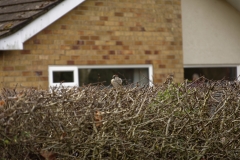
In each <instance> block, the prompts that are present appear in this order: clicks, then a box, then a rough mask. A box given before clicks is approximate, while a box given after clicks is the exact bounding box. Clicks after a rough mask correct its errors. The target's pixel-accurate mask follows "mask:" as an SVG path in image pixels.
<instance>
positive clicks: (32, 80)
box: [0, 0, 183, 89]
mask: <svg viewBox="0 0 240 160" xmlns="http://www.w3.org/2000/svg"><path fill="white" fill-rule="evenodd" d="M0 62H1V63H0V65H1V68H2V71H1V72H0V76H1V81H2V82H3V83H2V84H1V85H3V86H7V87H13V86H15V85H16V83H18V84H21V85H22V86H25V87H39V86H41V87H42V88H44V89H45V88H47V87H48V65H107V64H152V65H153V71H154V75H153V79H154V83H161V82H163V81H164V80H165V79H166V77H167V76H168V74H174V76H175V81H177V82H180V81H182V80H183V56H182V27H181V3H180V0H148V1H146V0H121V1H118V0H102V1H98V0H86V2H84V3H82V4H81V5H79V6H78V7H76V8H75V9H73V10H72V11H71V12H69V13H68V14H66V15H65V16H63V17H62V18H61V19H59V20H57V21H56V22H54V23H53V24H52V25H50V26H49V27H47V28H46V29H44V30H43V31H41V32H40V33H38V34H37V35H35V36H34V37H32V38H31V39H29V40H28V41H27V42H25V43H24V50H22V51H2V53H0Z"/></svg>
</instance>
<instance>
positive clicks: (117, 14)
mask: <svg viewBox="0 0 240 160" xmlns="http://www.w3.org/2000/svg"><path fill="white" fill-rule="evenodd" d="M114 15H115V16H118V17H123V13H119V12H116V13H115V14H114Z"/></svg>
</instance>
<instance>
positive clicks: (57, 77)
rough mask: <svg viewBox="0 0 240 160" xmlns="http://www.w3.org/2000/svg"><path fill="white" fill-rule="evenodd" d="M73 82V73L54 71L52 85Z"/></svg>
mask: <svg viewBox="0 0 240 160" xmlns="http://www.w3.org/2000/svg"><path fill="white" fill-rule="evenodd" d="M60 82H73V71H54V72H53V83H60Z"/></svg>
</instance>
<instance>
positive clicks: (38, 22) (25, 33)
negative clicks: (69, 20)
mask: <svg viewBox="0 0 240 160" xmlns="http://www.w3.org/2000/svg"><path fill="white" fill-rule="evenodd" d="M84 1H85V0H65V1H63V2H61V3H60V4H58V5H57V6H55V7H54V8H52V9H51V10H49V11H48V12H46V13H45V14H43V15H42V16H40V17H38V18H37V19H35V20H34V21H33V22H31V23H30V24H28V25H27V26H25V27H23V28H22V29H20V30H19V31H17V32H16V33H14V34H11V35H9V36H7V37H4V38H2V39H0V50H22V49H23V43H24V42H25V41H27V40H28V39H29V38H31V37H33V36H34V35H36V34H37V33H38V32H40V31H42V30H43V29H44V28H46V27H47V26H49V25H50V24H52V23H53V22H55V21H56V20H58V19H59V18H61V17H62V16H64V15H65V14H67V13H68V12H69V11H71V10H72V9H73V8H75V7H77V6H78V5H79V4H81V3H82V2H84Z"/></svg>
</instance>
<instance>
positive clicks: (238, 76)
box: [237, 66, 240, 81]
mask: <svg viewBox="0 0 240 160" xmlns="http://www.w3.org/2000/svg"><path fill="white" fill-rule="evenodd" d="M237 79H238V80H239V81H240V66H237Z"/></svg>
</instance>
